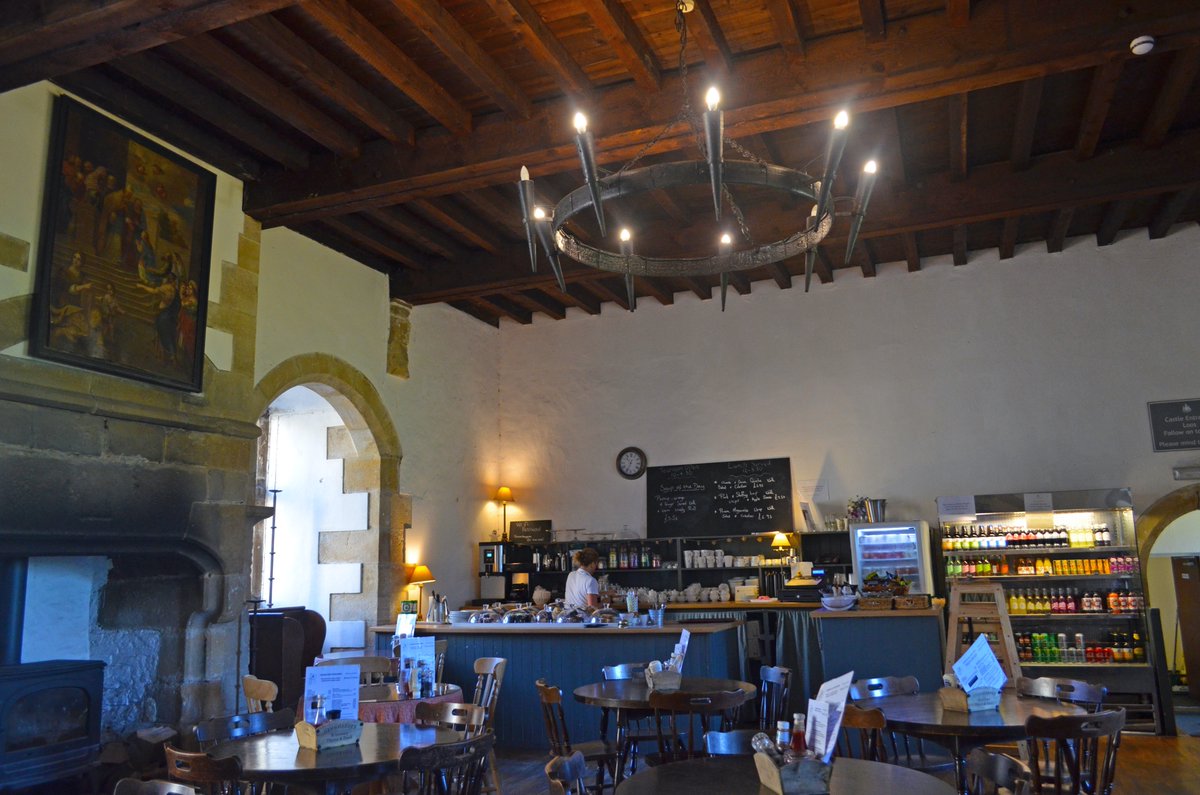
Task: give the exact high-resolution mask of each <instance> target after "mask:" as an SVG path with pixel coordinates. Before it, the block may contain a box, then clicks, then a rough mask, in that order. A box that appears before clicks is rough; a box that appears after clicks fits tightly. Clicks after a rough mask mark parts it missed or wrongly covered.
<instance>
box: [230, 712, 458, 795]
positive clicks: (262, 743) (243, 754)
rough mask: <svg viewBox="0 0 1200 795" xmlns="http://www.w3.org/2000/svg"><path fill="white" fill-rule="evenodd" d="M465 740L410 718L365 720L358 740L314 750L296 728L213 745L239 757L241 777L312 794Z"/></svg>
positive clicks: (326, 794) (339, 789)
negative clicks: (406, 756)
mask: <svg viewBox="0 0 1200 795" xmlns="http://www.w3.org/2000/svg"><path fill="white" fill-rule="evenodd" d="M461 739H462V735H461V734H460V733H458V732H456V731H454V730H453V729H441V728H433V727H425V726H414V725H412V724H409V723H364V724H363V731H362V737H361V738H359V741H358V744H357V745H346V746H342V747H340V748H329V749H326V750H324V751H314V750H312V749H310V748H301V747H300V744H299V743H298V742H296V733H295V731H279V732H270V733H269V734H257V735H253V736H250V737H239V738H238V739H235V740H227V741H225V742H223V743H219V744H217V745H215V746H213V747H212V748H210V749H209V751H208V753H209V754H210V755H212V756H214V757H216V758H224V757H230V756H236V757H237V758H238V759H239V760H241V763H242V778H243V779H245V780H246V781H252V782H271V783H275V784H286V785H287V786H288V788H289V791H291V790H292V789H293V788H295V789H299V790H302V791H305V792H311V793H314V795H347V794H348V793H349V792H350V790H351V789H352V788H353V787H355V786H357V785H358V784H363V783H366V782H369V781H377V780H379V779H381V778H383V777H384V776H386V775H387V774H389V773H393V772H395V771H397V770H398V769H399V768H400V756H401V754H403V753H404V751H405V749H407V748H412V747H427V746H430V745H437V744H440V743H452V742H457V741H458V740H461Z"/></svg>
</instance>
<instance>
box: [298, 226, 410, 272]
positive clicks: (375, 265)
mask: <svg viewBox="0 0 1200 795" xmlns="http://www.w3.org/2000/svg"><path fill="white" fill-rule="evenodd" d="M295 231H296V232H299V233H300V234H302V235H304V236H305V237H307V238H309V239H311V240H315V241H316V242H318V243H320V244H321V245H323V246H326V247H327V248H331V249H333V250H334V251H340V252H341V253H342V254H345V255H346V256H347V257H350V258H351V259H353V260H355V261H356V262H361V263H362V264H363V265H366V266H367V267H368V268H370V269H371V270H375V271H379V272H380V273H382V274H384V275H385V276H387V277H388V285H389V288H390V286H391V284H392V281H391V280H392V279H393V278H394V277H395V275H396V274H397V273H400V272H403V271H404V268H403V267H402V266H401V265H400V264H399V263H397V262H396V261H395V260H394V259H392V258H391V257H385V256H380V255H379V254H376V253H375V252H374V251H370V250H368V249H366V248H363V247H361V246H358V245H356V244H355V243H352V242H349V239H348V238H347V237H346V236H345V235H343V234H339V233H338V232H335V231H334V230H332V229H329V228H328V227H326V226H325V225H324V224H323V223H311V224H304V225H303V226H298V227H296V228H295Z"/></svg>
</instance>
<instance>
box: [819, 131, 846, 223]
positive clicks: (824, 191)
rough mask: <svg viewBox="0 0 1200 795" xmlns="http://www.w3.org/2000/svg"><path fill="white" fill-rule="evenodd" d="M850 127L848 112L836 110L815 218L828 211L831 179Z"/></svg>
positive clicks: (844, 147)
mask: <svg viewBox="0 0 1200 795" xmlns="http://www.w3.org/2000/svg"><path fill="white" fill-rule="evenodd" d="M849 127H850V114H849V113H847V112H846V111H844V110H840V111H838V114H837V116H835V117H834V118H833V129H832V130H831V131H830V133H829V148H828V149H827V150H826V152H825V175H824V176H823V177H821V191H820V193H818V194H817V220H818V222H819V221H820V218H821V216H823V215H825V213H826V212H829V206H828V205H829V197H830V195H831V194H832V193H833V179H834V177H835V176H836V175H837V170H838V165H839V164H840V163H841V162H842V152H844V151H846V138H847V137H848V136H849V133H848V132H847V131H848V129H849Z"/></svg>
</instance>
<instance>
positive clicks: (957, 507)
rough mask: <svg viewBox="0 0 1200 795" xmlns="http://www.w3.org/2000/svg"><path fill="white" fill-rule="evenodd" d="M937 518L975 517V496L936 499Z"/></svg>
mask: <svg viewBox="0 0 1200 795" xmlns="http://www.w3.org/2000/svg"><path fill="white" fill-rule="evenodd" d="M937 508H938V516H944V517H947V518H950V517H963V516H974V515H975V495H974V494H969V495H966V496H962V497H938V498H937Z"/></svg>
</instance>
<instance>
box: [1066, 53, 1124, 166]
mask: <svg viewBox="0 0 1200 795" xmlns="http://www.w3.org/2000/svg"><path fill="white" fill-rule="evenodd" d="M1124 68H1125V59H1124V58H1113V59H1111V60H1108V61H1105V62H1104V63H1102V64H1099V65H1098V66H1096V68H1095V69H1093V70H1092V84H1091V87H1090V88H1089V89H1088V98H1087V103H1086V104H1085V105H1084V106H1083V115H1082V117H1081V118H1080V120H1079V135H1078V136H1077V138H1076V139H1075V154H1076V156H1077V157H1078V158H1079V159H1080V160H1087V159H1088V158H1089V157H1091V156H1092V155H1094V154H1096V145H1097V144H1098V143H1100V132H1101V131H1102V130H1103V129H1104V120H1105V119H1106V118H1108V109H1109V108H1111V107H1112V102H1113V97H1115V96H1116V93H1117V82H1118V81H1119V80H1120V79H1121V70H1122V69H1124Z"/></svg>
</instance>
